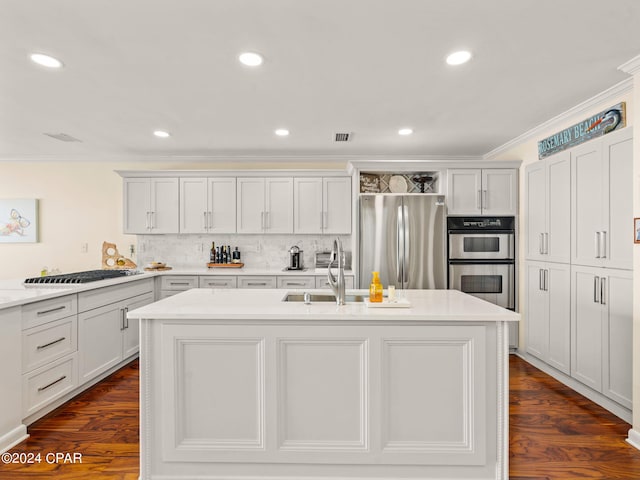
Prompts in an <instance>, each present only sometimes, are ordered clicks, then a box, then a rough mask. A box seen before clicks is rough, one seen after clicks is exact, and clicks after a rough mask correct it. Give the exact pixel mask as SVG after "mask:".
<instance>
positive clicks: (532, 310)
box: [525, 262, 549, 362]
mask: <svg viewBox="0 0 640 480" xmlns="http://www.w3.org/2000/svg"><path fill="white" fill-rule="evenodd" d="M525 268H526V280H527V353H530V354H531V355H533V356H535V357H538V358H539V359H540V360H543V361H545V362H546V361H547V356H548V350H549V303H548V301H549V300H548V298H549V297H548V295H547V292H546V291H545V290H544V275H545V264H544V263H538V262H527V263H526V267H525Z"/></svg>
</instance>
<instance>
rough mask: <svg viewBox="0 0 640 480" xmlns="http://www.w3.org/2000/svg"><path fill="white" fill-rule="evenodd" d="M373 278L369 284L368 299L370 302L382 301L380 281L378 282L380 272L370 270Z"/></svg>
mask: <svg viewBox="0 0 640 480" xmlns="http://www.w3.org/2000/svg"><path fill="white" fill-rule="evenodd" d="M372 274H373V278H372V279H371V285H369V301H370V302H371V303H381V302H382V283H380V272H372Z"/></svg>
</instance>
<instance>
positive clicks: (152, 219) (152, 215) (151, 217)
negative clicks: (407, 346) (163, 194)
mask: <svg viewBox="0 0 640 480" xmlns="http://www.w3.org/2000/svg"><path fill="white" fill-rule="evenodd" d="M155 214H156V212H153V211H152V212H149V218H150V219H151V222H149V224H150V225H151V230H153V229H154V228H156V227H155V226H154V223H155V222H154V219H155Z"/></svg>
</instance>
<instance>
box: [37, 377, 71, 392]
mask: <svg viewBox="0 0 640 480" xmlns="http://www.w3.org/2000/svg"><path fill="white" fill-rule="evenodd" d="M65 378H67V376H66V375H63V376H61V377H60V378H59V379H57V380H54V381H53V382H51V383H49V384H47V385H45V386H44V387H38V391H39V392H42V391H43V390H46V389H47V388H50V387H53V386H54V385H55V384H56V383H60V382H61V381H62V380H64V379H65Z"/></svg>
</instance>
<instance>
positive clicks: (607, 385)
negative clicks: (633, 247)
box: [601, 270, 633, 409]
mask: <svg viewBox="0 0 640 480" xmlns="http://www.w3.org/2000/svg"><path fill="white" fill-rule="evenodd" d="M606 275H607V276H606V285H604V286H603V288H602V291H603V292H604V296H603V298H602V300H601V303H602V304H603V309H604V316H605V327H606V328H605V331H604V336H603V343H604V352H603V359H604V363H603V365H602V372H603V375H602V393H604V394H605V395H606V396H608V397H609V398H611V399H612V400H615V401H616V402H618V403H620V404H621V405H624V406H625V407H627V408H629V409H630V408H632V404H631V396H632V365H633V361H632V360H633V359H632V357H633V343H632V341H633V278H632V277H633V272H631V271H628V270H607V273H606Z"/></svg>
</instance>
